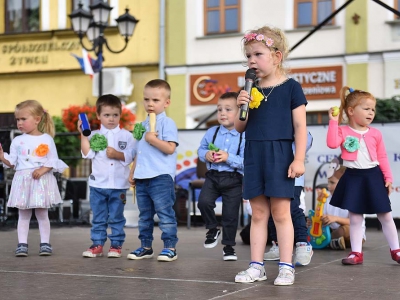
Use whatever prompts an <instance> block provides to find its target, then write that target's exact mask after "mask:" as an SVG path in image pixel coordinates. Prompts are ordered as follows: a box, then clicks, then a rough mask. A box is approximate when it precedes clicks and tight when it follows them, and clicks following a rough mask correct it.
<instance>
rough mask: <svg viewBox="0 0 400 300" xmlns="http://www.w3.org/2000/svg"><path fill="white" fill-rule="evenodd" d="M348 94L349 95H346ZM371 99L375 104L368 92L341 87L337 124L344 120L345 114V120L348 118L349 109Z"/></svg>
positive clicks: (373, 98)
mask: <svg viewBox="0 0 400 300" xmlns="http://www.w3.org/2000/svg"><path fill="white" fill-rule="evenodd" d="M347 92H349V93H347ZM365 99H372V100H374V101H375V102H376V99H375V97H374V96H373V95H372V94H371V93H368V92H364V91H361V90H354V89H352V88H350V87H348V86H344V87H342V89H341V90H340V112H339V120H338V122H339V124H340V123H342V122H343V120H344V114H343V113H345V114H346V117H347V119H348V118H349V114H348V111H349V108H350V107H351V108H355V107H356V106H357V105H359V104H360V103H361V101H362V100H365Z"/></svg>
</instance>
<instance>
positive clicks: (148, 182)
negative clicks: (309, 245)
mask: <svg viewBox="0 0 400 300" xmlns="http://www.w3.org/2000/svg"><path fill="white" fill-rule="evenodd" d="M143 94H144V101H143V102H144V108H145V110H146V112H147V113H148V114H152V113H154V114H155V115H156V127H155V129H156V130H155V132H151V131H150V125H151V124H150V117H149V116H148V117H147V118H146V120H145V121H143V122H142V123H141V125H138V124H137V125H138V126H135V130H134V135H135V139H136V140H137V143H136V147H135V153H136V157H135V161H134V164H133V167H132V169H131V173H130V176H129V182H130V184H131V185H133V186H136V199H137V205H138V209H139V239H140V242H141V247H139V248H138V249H136V250H135V251H132V252H131V253H130V254H128V259H135V260H136V259H144V258H152V257H153V249H152V243H153V229H154V215H155V214H157V216H158V218H159V219H160V221H159V227H160V229H161V231H162V235H161V239H162V240H163V242H164V249H163V250H162V251H161V253H160V254H159V255H158V257H157V260H158V261H167V262H169V261H174V260H176V259H177V258H178V255H177V253H176V244H177V242H178V237H177V222H176V218H175V211H174V209H173V206H174V203H175V185H174V179H175V171H176V158H177V152H176V147H177V146H178V129H177V127H176V125H175V122H174V121H173V120H172V119H171V118H168V117H167V116H166V114H165V108H166V107H168V106H169V105H170V103H171V100H170V94H171V87H170V85H169V84H168V83H167V82H166V81H165V80H161V79H155V80H151V81H149V82H148V83H147V84H146V85H145V87H144V93H143Z"/></svg>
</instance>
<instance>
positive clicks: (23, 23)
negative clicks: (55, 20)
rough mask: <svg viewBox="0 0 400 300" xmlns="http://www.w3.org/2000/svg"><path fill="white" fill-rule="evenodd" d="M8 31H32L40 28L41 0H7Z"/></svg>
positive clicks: (6, 18) (6, 29) (6, 28)
mask: <svg viewBox="0 0 400 300" xmlns="http://www.w3.org/2000/svg"><path fill="white" fill-rule="evenodd" d="M5 4H6V8H5V11H6V16H5V20H6V26H5V31H6V32H7V33H12V32H30V31H39V29H40V15H39V13H40V10H39V4H40V0H6V2H5Z"/></svg>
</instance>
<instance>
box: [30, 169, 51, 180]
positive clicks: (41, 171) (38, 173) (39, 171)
mask: <svg viewBox="0 0 400 300" xmlns="http://www.w3.org/2000/svg"><path fill="white" fill-rule="evenodd" d="M48 170H49V168H44V167H41V168H39V169H36V170H35V171H33V173H32V178H33V179H39V178H40V177H42V176H43V175H44V174H45V173H46V172H48Z"/></svg>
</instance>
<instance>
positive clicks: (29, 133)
mask: <svg viewBox="0 0 400 300" xmlns="http://www.w3.org/2000/svg"><path fill="white" fill-rule="evenodd" d="M15 118H16V120H17V127H18V129H19V130H20V131H21V132H22V135H19V136H17V137H15V138H14V139H13V141H12V142H11V146H10V154H8V153H5V152H4V151H3V148H2V147H1V145H0V161H1V162H2V163H3V165H4V166H5V167H6V168H7V167H8V168H13V169H15V171H16V172H15V175H14V178H13V181H12V185H11V191H10V197H9V199H8V203H7V206H8V207H16V208H18V209H19V211H18V214H19V217H18V227H17V230H18V246H17V249H16V250H15V255H16V256H28V232H29V223H30V219H31V217H32V210H33V209H34V210H35V216H36V219H37V221H38V224H39V231H40V251H39V255H51V254H52V247H51V245H50V243H49V242H50V220H49V216H48V209H49V208H50V207H53V206H55V205H57V204H59V203H61V202H62V199H61V196H60V192H59V190H58V186H57V180H56V178H55V177H54V175H53V171H56V172H63V171H64V169H65V168H68V166H67V165H66V164H65V163H64V162H62V161H61V160H59V159H58V154H57V149H56V146H55V144H54V140H53V137H54V124H53V120H52V119H51V116H50V115H49V114H48V113H47V112H46V111H45V110H44V109H43V107H42V105H41V104H40V103H39V102H38V101H36V100H27V101H23V102H21V103H19V104H18V105H17V106H16V108H15Z"/></svg>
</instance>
